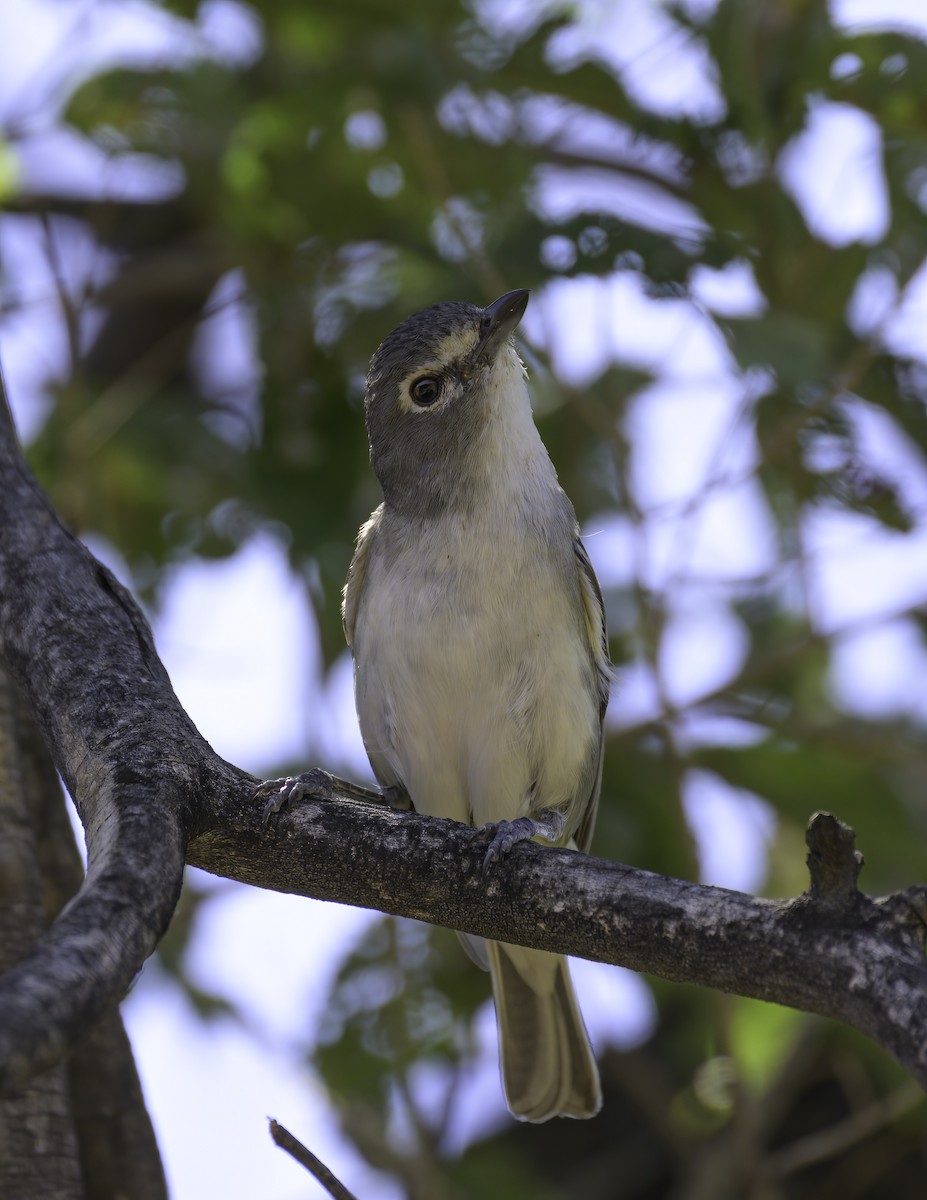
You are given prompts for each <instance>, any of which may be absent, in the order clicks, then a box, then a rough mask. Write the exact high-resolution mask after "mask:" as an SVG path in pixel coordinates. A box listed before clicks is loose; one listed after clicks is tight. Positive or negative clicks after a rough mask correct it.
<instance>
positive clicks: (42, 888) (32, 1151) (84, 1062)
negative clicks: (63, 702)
mask: <svg viewBox="0 0 927 1200" xmlns="http://www.w3.org/2000/svg"><path fill="white" fill-rule="evenodd" d="M0 829H2V830H3V841H2V843H0V844H2V845H3V847H4V850H5V853H3V854H0V862H2V864H3V865H2V866H0V963H2V970H8V969H9V968H10V967H11V966H13V965H15V964H16V963H17V962H18V961H19V960H21V959H22V958H24V957H25V956H26V955H27V954H28V953H29V951H30V950H31V949H32V948H33V946H34V944H35V942H36V941H37V939H38V938H39V937H40V936H41V934H42V933H43V932H44V930H45V929H47V928H48V926H49V925H51V923H52V922H53V921H54V919H55V918H56V917H57V916H58V914H59V913H60V911H61V910H62V908H64V906H65V905H66V904H67V902H68V901H69V900H70V899H71V897H72V896H73V895H74V894H75V893H76V892H77V891H78V889H79V888H80V886H81V884H82V883H83V879H84V869H83V866H82V863H81V859H80V854H79V853H78V849H77V844H76V842H75V840H74V833H73V831H72V829H71V823H70V821H69V820H68V815H67V812H66V810H65V804H64V795H63V793H62V790H61V785H60V783H59V782H58V776H57V774H56V773H55V770H54V768H53V767H52V764H51V760H50V759H49V756H48V750H47V748H46V746H45V742H44V740H43V739H42V737H41V735H40V733H39V731H38V729H37V728H36V725H35V722H34V720H33V718H32V714H31V712H30V711H29V709H28V707H27V706H26V704H25V703H24V701H23V699H22V696H21V695H20V694H19V692H18V689H17V688H16V687H15V685H14V684H13V683H12V680H11V679H10V677H9V675H8V674H7V673H6V671H5V670H4V669H3V666H2V663H0ZM14 853H15V859H16V867H17V869H16V871H15V873H14V872H11V870H10V867H11V858H12V856H13V854H14ZM11 878H16V879H17V880H18V886H16V887H15V888H13V889H11V888H10V887H9V884H10V882H11ZM0 1196H3V1197H10V1198H11V1200H12V1198H14V1197H23V1198H25V1197H27V1196H42V1197H47V1198H48V1200H58V1198H61V1200H64V1197H70V1196H74V1197H80V1198H81V1200H117V1198H119V1200H166V1198H167V1187H166V1184H165V1180H164V1173H163V1170H162V1167H161V1159H160V1155H159V1153H158V1147H157V1143H156V1141H155V1137H154V1131H153V1130H152V1128H151V1121H150V1119H149V1117H148V1112H147V1110H146V1108H145V1103H144V1099H143V1097H142V1094H141V1087H140V1085H139V1080H138V1075H137V1072H136V1070H135V1062H134V1059H133V1056H132V1049H131V1046H130V1045H129V1040H128V1038H127V1037H126V1034H125V1030H124V1029H123V1027H122V1019H121V1017H120V1014H119V1010H118V1007H117V1006H116V1004H115V1002H114V1003H113V1005H112V1006H111V1007H110V1009H109V1011H108V1012H107V1013H106V1014H105V1015H104V1016H103V1017H102V1018H101V1020H100V1021H98V1022H97V1023H96V1025H94V1026H93V1027H92V1028H91V1029H90V1031H89V1032H88V1034H87V1036H86V1037H84V1038H83V1039H82V1040H81V1041H80V1042H79V1044H78V1046H77V1047H76V1049H75V1051H74V1053H73V1054H72V1055H71V1056H70V1058H69V1059H67V1061H65V1062H61V1063H59V1064H57V1065H56V1066H55V1067H53V1068H52V1069H51V1070H50V1071H47V1072H45V1073H44V1074H41V1075H39V1076H37V1077H36V1078H34V1079H32V1080H31V1081H30V1083H29V1085H28V1087H27V1088H25V1089H24V1090H22V1091H20V1092H17V1093H16V1094H14V1095H7V1096H0Z"/></svg>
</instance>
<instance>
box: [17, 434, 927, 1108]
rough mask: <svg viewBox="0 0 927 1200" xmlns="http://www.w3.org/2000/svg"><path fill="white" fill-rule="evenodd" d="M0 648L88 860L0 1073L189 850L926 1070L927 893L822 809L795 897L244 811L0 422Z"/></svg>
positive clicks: (44, 1036)
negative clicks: (856, 1038)
mask: <svg viewBox="0 0 927 1200" xmlns="http://www.w3.org/2000/svg"><path fill="white" fill-rule="evenodd" d="M0 480H2V485H0V529H2V530H3V537H2V538H0V648H2V652H3V654H4V655H5V657H6V659H7V662H8V664H9V666H10V669H11V670H12V672H13V673H14V674H15V676H16V678H17V680H18V681H19V683H20V685H21V687H22V689H23V691H24V692H25V693H26V695H27V696H28V698H29V701H30V703H31V705H32V707H33V709H34V711H35V713H36V714H37V717H38V720H39V724H40V726H41V728H42V730H43V732H44V736H45V738H46V740H47V742H48V744H49V746H50V747H51V749H52V753H53V755H54V758H55V762H56V764H57V766H58V769H59V770H60V771H61V773H62V775H63V777H64V779H65V781H66V782H67V784H68V786H69V788H70V790H71V793H72V795H74V797H75V800H76V802H77V805H78V808H79V810H80V812H81V816H82V819H83V821H84V824H85V828H86V830H87V840H88V848H89V855H90V871H89V875H88V879H87V882H86V883H85V885H84V887H83V889H82V891H81V894H80V896H79V898H78V900H77V901H76V902H75V903H74V904H73V905H72V906H71V907H70V908H69V909H68V910H67V912H66V913H64V914H63V915H62V916H61V917H59V919H58V921H57V922H56V923H55V925H54V927H53V929H52V931H51V932H50V933H49V934H48V935H47V936H46V938H45V939H44V941H43V942H42V943H41V944H40V946H39V948H38V950H37V951H36V952H35V953H34V954H33V955H32V956H31V957H30V958H28V959H26V960H25V961H24V962H22V963H20V964H19V965H18V966H17V967H15V968H14V969H13V970H12V971H10V972H9V974H8V975H7V976H5V977H4V978H3V979H2V980H0V1081H3V1082H4V1083H6V1084H7V1085H9V1084H11V1083H15V1082H16V1081H20V1080H23V1079H25V1078H26V1076H27V1075H28V1074H29V1073H31V1072H33V1071H35V1070H38V1069H40V1068H41V1067H43V1066H45V1065H47V1064H48V1063H50V1062H51V1061H53V1059H54V1058H55V1057H56V1056H57V1055H60V1054H61V1053H63V1052H64V1051H66V1050H67V1049H70V1048H71V1047H73V1045H74V1044H75V1043H76V1041H77V1040H78V1039H79V1037H80V1036H81V1034H82V1032H83V1031H84V1030H85V1029H86V1028H87V1026H88V1025H89V1024H90V1022H91V1021H92V1020H93V1018H94V1017H95V1016H96V1015H98V1014H99V1013H100V1012H102V1011H104V1010H105V1009H106V1008H107V1007H108V1006H109V1005H110V1004H112V1002H113V1000H114V999H116V998H118V996H119V995H120V993H121V991H122V989H124V987H125V986H126V984H127V983H128V982H129V980H130V979H131V977H132V975H133V974H134V973H135V972H136V971H137V970H138V969H139V968H140V966H141V965H142V963H143V962H144V959H145V958H146V957H147V955H148V954H149V953H150V952H151V950H152V949H153V948H154V945H155V943H156V941H157V939H158V937H159V936H160V935H161V933H163V931H164V929H165V927H166V925H167V923H168V920H169V918H170V914H171V911H172V908H173V904H174V902H175V900H176V896H177V892H178V889H179V885H180V878H181V872H182V867H183V860H184V855H185V856H186V861H187V862H189V863H192V864H194V865H196V866H200V867H203V868H204V869H205V870H208V871H212V872H214V873H216V874H219V875H224V876H227V877H228V878H231V879H239V880H243V881H244V882H246V883H251V884H254V885H256V886H258V887H264V888H271V889H274V890H276V891H283V892H292V893H296V894H298V895H304V896H314V897H317V898H320V899H324V900H333V901H339V902H342V903H347V904H356V905H361V906H363V907H368V908H375V909H380V910H382V911H384V912H389V913H394V914H396V915H400V916H406V917H415V918H418V919H420V920H424V921H430V922H433V923H435V924H439V925H445V926H448V927H450V928H454V929H461V930H465V931H467V932H470V933H476V934H482V935H485V936H490V937H496V938H500V939H501V940H504V941H508V942H516V943H521V944H523V945H526V946H537V947H542V948H545V949H548V950H554V951H558V952H562V953H570V954H576V955H580V956H582V957H585V958H591V959H597V960H599V961H601V962H610V963H617V964H620V965H623V966H627V967H631V968H633V969H635V970H638V971H646V972H650V973H652V974H656V975H661V976H663V977H664V978H666V979H672V980H679V981H686V982H689V983H696V984H701V985H704V986H707V987H714V988H720V989H721V990H723V991H727V992H734V993H737V994H740V995H744V996H752V997H756V998H758V999H762V1000H772V1001H776V1002H778V1003H780V1004H786V1005H790V1006H792V1007H794V1008H799V1009H803V1010H805V1011H807V1012H814V1013H820V1014H823V1015H825V1016H829V1017H836V1018H838V1019H840V1020H842V1021H845V1022H846V1023H847V1024H849V1025H851V1026H853V1027H854V1028H856V1029H858V1030H860V1031H862V1032H864V1033H866V1034H868V1035H869V1036H870V1037H872V1038H873V1039H874V1040H875V1041H877V1042H878V1043H879V1044H880V1045H882V1046H883V1047H884V1048H885V1049H886V1050H888V1051H889V1052H890V1053H891V1054H892V1055H894V1057H895V1058H896V1059H897V1060H898V1061H899V1062H900V1063H901V1064H902V1065H903V1066H904V1067H905V1068H906V1069H907V1070H908V1071H909V1072H910V1073H911V1074H912V1075H913V1076H914V1077H915V1078H916V1079H917V1080H918V1081H919V1082H920V1083H921V1084H922V1085H927V962H925V958H924V936H925V923H927V887H913V888H909V889H908V890H906V891H904V892H900V893H897V894H895V895H893V896H889V897H886V898H884V899H881V900H871V899H869V898H868V897H866V896H864V895H862V894H861V893H860V892H859V891H857V889H856V885H855V879H856V873H857V872H858V869H859V860H858V858H857V856H856V853H855V850H854V848H853V841H852V833H851V832H850V831H849V830H847V829H846V828H845V827H843V826H841V825H840V824H839V822H836V821H835V820H834V819H833V818H831V817H828V816H818V817H816V818H815V819H814V820H813V821H812V824H811V827H810V829H809V848H810V850H811V856H810V866H811V872H812V887H811V890H810V891H809V892H807V893H806V894H805V895H803V896H801V897H799V898H798V899H797V900H793V901H773V900H761V899H756V898H754V897H751V896H746V895H743V894H741V893H738V892H731V891H726V890H723V889H721V888H711V887H703V886H699V885H697V884H693V883H688V882H685V881H682V880H676V879H668V878H666V877H664V876H661V875H655V874H652V873H651V872H648V871H640V870H635V869H632V868H630V867H625V866H622V865H620V864H617V863H613V862H606V861H604V860H601V859H595V858H590V857H587V856H585V855H581V854H576V853H573V852H570V851H566V850H552V849H550V848H546V847H542V846H538V845H536V844H533V843H527V844H522V845H520V846H517V847H516V848H515V850H514V851H513V853H512V855H511V858H510V859H509V860H508V861H507V862H506V863H504V864H502V865H501V866H500V867H499V868H497V869H496V870H495V872H494V873H493V874H492V875H491V876H490V878H489V879H488V881H487V880H486V879H484V878H483V876H482V875H481V872H480V869H479V868H480V864H481V862H482V857H483V854H484V853H485V848H486V845H485V837H484V836H483V835H482V834H480V833H479V832H476V831H474V830H472V829H470V828H469V827H468V826H464V825H459V824H456V823H454V822H450V821H440V820H432V819H429V818H426V817H422V816H419V815H417V814H415V813H394V812H392V811H391V810H389V809H388V808H385V807H379V806H374V805H368V804H363V803H357V802H356V801H349V800H341V799H338V798H337V797H336V798H332V799H323V800H311V799H310V800H308V801H305V802H303V803H301V804H299V805H298V806H296V807H294V808H293V809H291V810H284V812H282V813H281V814H280V815H279V816H278V817H276V818H274V819H273V820H272V821H271V822H270V823H268V824H267V825H264V824H262V823H261V804H260V802H259V801H255V800H254V798H253V791H254V786H255V780H253V779H252V778H251V777H250V776H248V775H246V774H245V773H244V772H242V771H239V770H238V769H237V768H235V767H233V766H231V765H230V764H229V763H226V762H224V761H223V760H222V759H220V758H219V757H218V756H217V755H216V754H215V753H214V752H213V751H212V749H211V748H210V747H209V746H208V745H207V743H206V742H205V741H204V740H203V739H202V737H201V736H200V735H199V733H198V732H197V731H196V729H195V728H194V726H193V724H192V722H191V721H190V719H189V718H188V716H187V715H186V713H185V712H184V711H183V709H182V708H181V707H180V704H179V703H178V701H177V699H176V697H175V696H174V693H173V691H172V689H171V686H170V682H169V680H168V678H167V675H166V674H165V672H164V669H163V667H162V666H161V664H160V662H159V661H158V659H157V656H156V654H155V652H154V649H153V646H152V643H151V635H150V632H149V630H148V627H147V625H146V623H145V621H144V619H143V618H142V616H141V614H140V613H139V612H138V610H137V608H136V607H135V605H134V603H133V601H132V599H131V598H130V597H129V596H128V594H127V593H126V592H125V590H124V589H123V588H122V587H120V585H119V584H117V583H116V582H115V581H114V580H113V578H112V576H111V575H110V574H109V573H108V572H107V571H106V570H105V569H104V568H103V567H101V566H100V565H99V564H98V563H97V562H96V561H95V560H94V559H93V557H92V556H91V555H90V554H89V553H88V552H87V551H86V550H85V549H84V548H83V547H82V546H81V545H80V544H79V543H78V542H76V541H75V539H74V538H73V537H72V536H71V535H70V534H69V533H68V532H67V531H66V530H65V529H64V528H63V527H62V525H61V524H60V522H59V521H58V519H57V517H56V516H55V514H54V512H53V511H52V509H51V508H50V506H49V504H48V501H47V500H46V499H45V497H44V496H43V495H42V493H41V492H40V490H39V488H38V486H37V484H36V483H35V481H34V480H33V479H32V477H31V476H30V475H29V473H28V470H27V468H26V466H25V463H24V461H23V460H22V457H21V455H20V454H19V452H18V450H17V448H16V446H15V442H14V440H13V434H12V427H11V426H10V425H9V423H2V422H0Z"/></svg>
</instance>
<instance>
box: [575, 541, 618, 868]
mask: <svg viewBox="0 0 927 1200" xmlns="http://www.w3.org/2000/svg"><path fill="white" fill-rule="evenodd" d="M573 551H574V553H575V555H576V563H577V566H578V568H579V592H580V596H581V597H582V602H583V616H584V618H585V623H586V633H587V635H588V637H589V645H590V649H591V650H592V657H593V661H594V662H595V669H596V676H597V679H598V685H599V687H598V692H599V719H600V720H601V721H602V722H604V720H605V710H606V708H607V707H608V693H609V691H610V689H611V685H612V664H611V662H610V661H609V658H608V631H607V629H606V627H605V604H604V601H603V600H602V589H601V588H600V587H599V581H598V579H596V577H595V571H593V569H592V563H591V562H590V561H589V555H588V554H587V553H586V547H585V546H584V545H583V543H582V541H581V540H580V538H579V537H577V538H576V539H575V540H574V542H573ZM604 741H605V738H604V736H603V735H602V734H600V736H599V744H598V748H597V754H598V762H597V764H596V770H595V774H594V776H593V780H594V782H593V785H592V791H591V793H590V795H589V799H588V801H587V802H586V807H585V810H584V812H583V817H582V820H581V821H580V823H579V828H578V829H577V831H576V844H577V846H578V847H579V849H580V850H582V851H583V853H584V854H588V852H589V847H590V845H591V843H592V833H593V830H594V829H595V818H596V814H597V812H598V811H599V790H600V788H601V786H602V749H603V745H604Z"/></svg>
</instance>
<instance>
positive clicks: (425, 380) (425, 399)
mask: <svg viewBox="0 0 927 1200" xmlns="http://www.w3.org/2000/svg"><path fill="white" fill-rule="evenodd" d="M409 394H410V395H411V396H412V399H413V401H414V402H415V403H416V404H418V405H420V406H421V407H422V408H427V407H428V405H429V404H434V402H435V401H436V400H437V398H438V397H439V396H440V395H441V380H440V379H438V378H437V377H436V376H434V375H423V376H422V377H421V379H416V381H415V383H413V384H412V387H411V388H410V389H409Z"/></svg>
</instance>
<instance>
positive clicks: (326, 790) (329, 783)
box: [252, 767, 334, 825]
mask: <svg viewBox="0 0 927 1200" xmlns="http://www.w3.org/2000/svg"><path fill="white" fill-rule="evenodd" d="M333 792H334V783H333V780H332V777H331V775H329V773H328V771H323V770H322V768H321V767H313V768H312V770H311V771H304V772H303V773H302V774H301V775H284V776H283V777H281V778H280V779H265V780H264V782H263V783H262V784H261V785H260V787H257V788H255V790H254V795H253V797H252V799H254V800H258V799H260V798H261V797H263V796H267V797H268V800H267V803H266V804H265V805H264V808H263V811H262V813H261V824H262V825H266V824H267V821H268V820H269V819H270V816H271V814H273V813H278V812H280V810H281V809H282V808H284V807H285V806H286V805H287V804H296V803H298V802H299V801H300V800H303V799H305V797H306V796H312V797H313V798H315V799H319V800H330V799H331V798H332V794H333Z"/></svg>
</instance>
